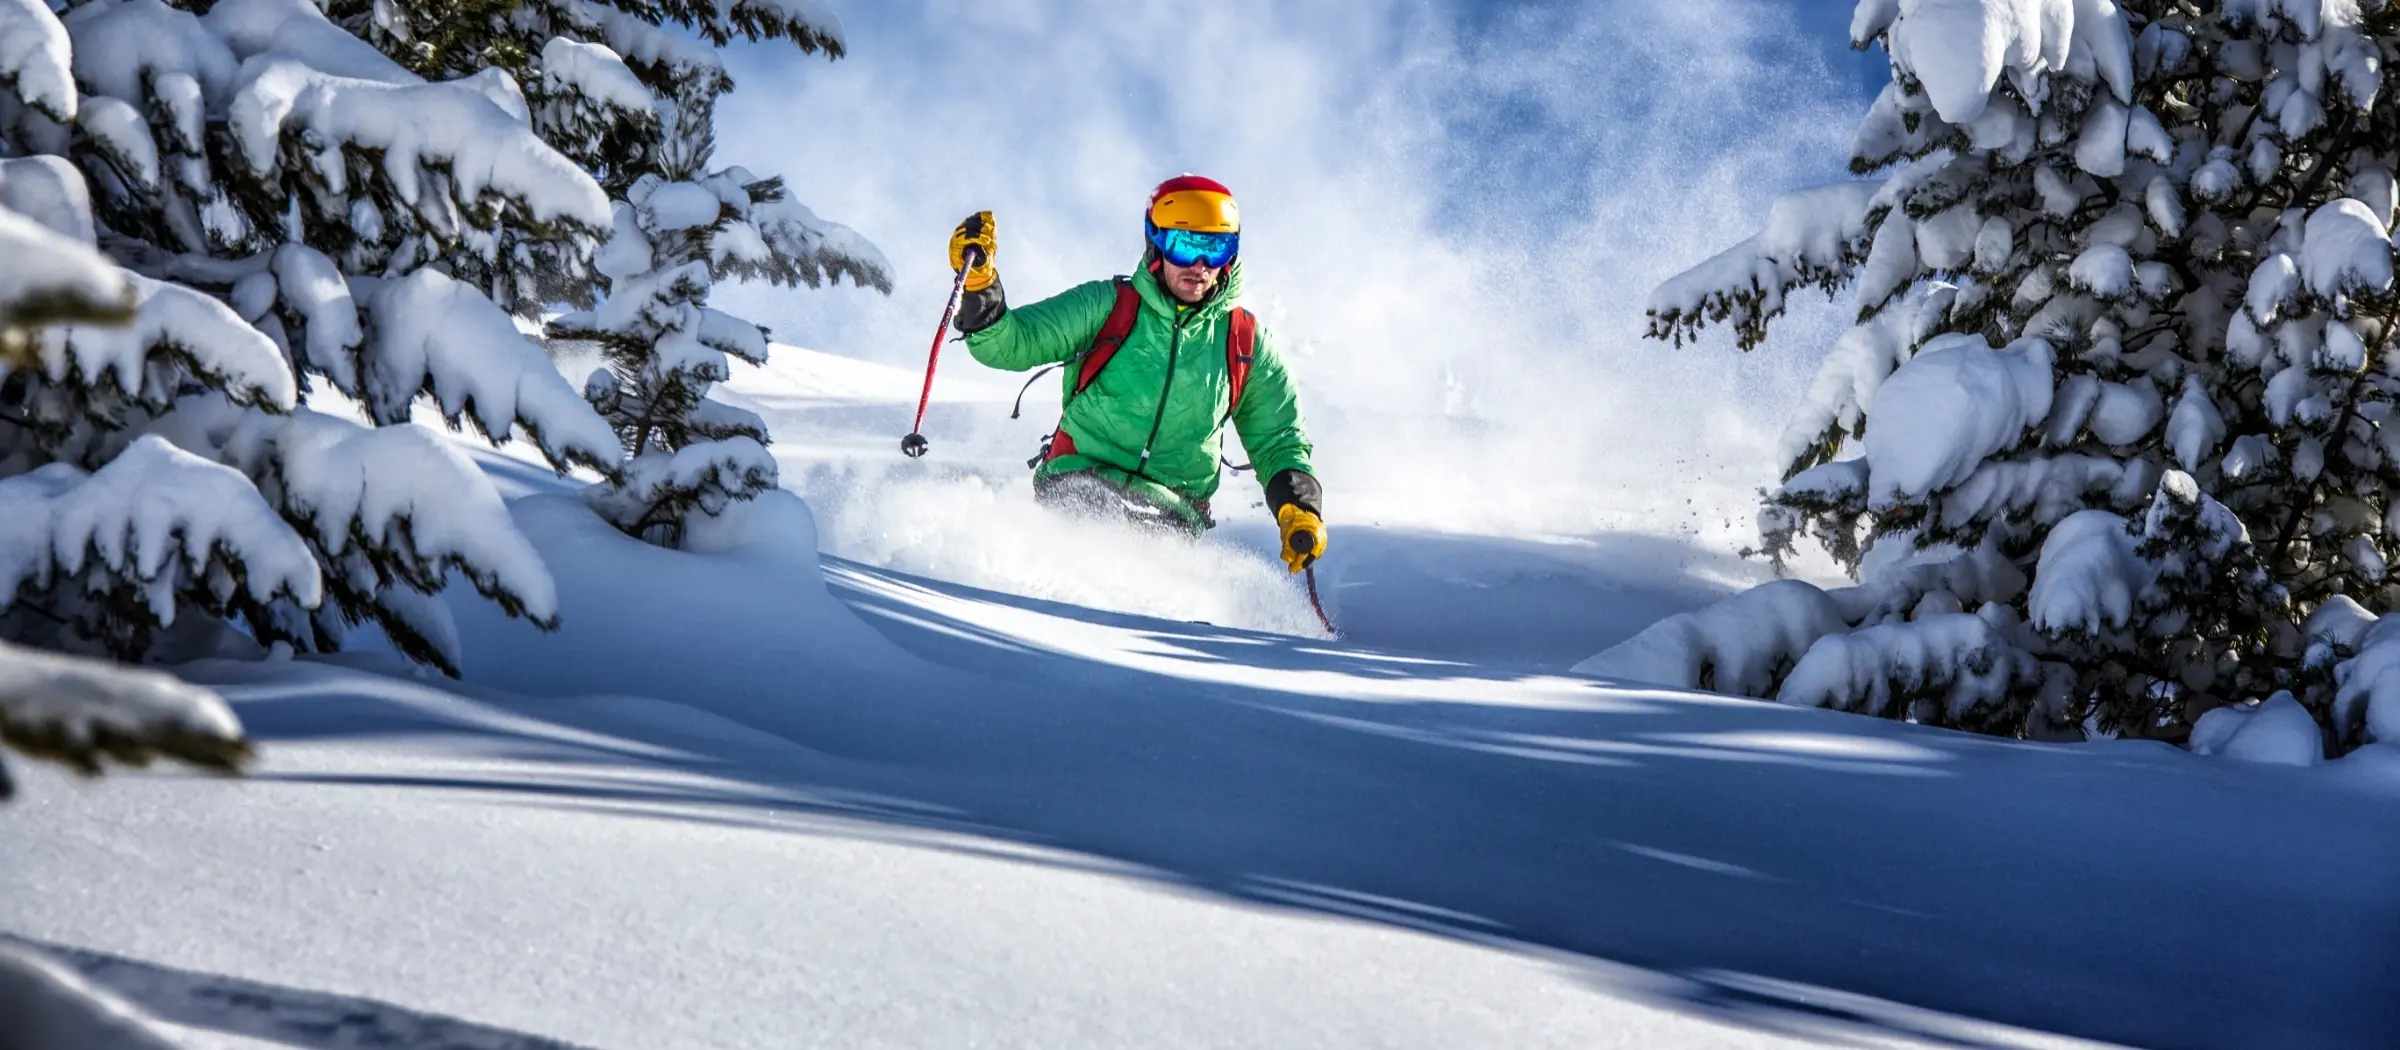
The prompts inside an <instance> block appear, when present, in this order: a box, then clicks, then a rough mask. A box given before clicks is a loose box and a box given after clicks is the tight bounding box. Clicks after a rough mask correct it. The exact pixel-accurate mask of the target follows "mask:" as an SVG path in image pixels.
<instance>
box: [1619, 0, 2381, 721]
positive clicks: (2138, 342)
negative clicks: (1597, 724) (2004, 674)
mask: <svg viewBox="0 0 2400 1050" xmlns="http://www.w3.org/2000/svg"><path fill="white" fill-rule="evenodd" d="M1853 42H1854V43H1855V44H1857V45H1858V46H1860V47H1866V46H1870V45H1875V44H1880V45H1881V46H1882V48H1883V50H1884V51H1885V53H1886V54H1887V55H1888V56H1889V57H1890V65H1891V71H1892V79H1891V82H1890V84H1889V85H1888V86H1886V87H1885V88H1884V89H1883V91H1882V93H1881V94H1880V96H1878V98H1877V99H1876V100H1875V102H1874V104H1873V105H1872V106H1871V107H1870V108H1869V110H1868V112H1867V115H1866V117H1865V119H1864V120H1863V121H1862V122H1861V124H1860V126H1859V129H1858V133H1857V136H1856V139H1855V142H1854V149H1853V158H1852V167H1853V169H1854V170H1855V171H1856V172H1857V173H1858V174H1860V175H1875V174H1879V173H1880V177H1879V178H1877V179H1874V180H1871V181H1860V182H1852V183H1844V184H1840V185H1836V186H1831V187H1820V188H1817V189H1813V190H1806V191H1801V192H1799V193H1795V194H1790V195H1787V196H1785V197H1784V198H1782V199H1781V200H1779V201H1777V203H1776V206H1775V210H1774V213H1773V214H1772V215H1771V216H1770V218H1769V220H1768V224H1767V227H1766V229H1765V230H1763V231H1762V232H1761V233H1760V234H1759V235H1757V236H1756V237H1753V238H1752V239H1750V240H1749V241H1746V242H1744V243H1743V244H1741V245H1738V246H1736V247H1735V248H1733V249H1731V250H1728V251H1727V252H1725V253H1723V254H1721V255H1719V256H1718V257H1716V258H1714V259H1711V260H1709V261H1708V262H1706V263H1703V264H1702V265H1700V266H1698V267H1695V268H1694V269H1692V270H1690V271H1688V272H1686V273H1684V274H1681V275H1678V276H1677V277H1675V278H1674V279H1672V280H1670V281H1669V282H1668V283H1666V284H1665V285H1663V286H1661V287H1660V288H1659V289H1658V291H1657V292H1656V293H1655V294H1654V297H1653V300H1652V306H1651V311H1650V317H1651V332H1650V334H1651V335H1652V336H1654V337H1657V338H1661V339H1672V340H1674V341H1675V342H1677V343H1678V344H1680V343H1681V342H1682V341H1683V340H1684V339H1686V338H1691V337H1694V336H1695V335H1696V334H1697V333H1698V332H1699V331H1701V330H1702V329H1703V328H1704V327H1706V326H1707V325H1710V324H1713V323H1725V324H1728V325H1730V326H1731V327H1732V328H1733V329H1734V331H1735V336H1736V340H1737V342H1738V343H1739V344H1740V345H1741V346H1742V347H1744V348H1745V349H1747V348H1751V347H1754V346H1756V345H1758V344H1759V343H1760V342H1761V341H1763V340H1764V338H1765V337H1766V333H1767V327H1768V324H1769V322H1770V321H1771V320H1772V319H1773V318H1774V317H1775V316H1777V315H1778V314H1780V313H1781V312H1782V309H1783V302H1784V297H1785V296H1786V295H1787V294H1789V293H1790V292H1791V291H1792V290H1793V289H1795V288H1797V287H1799V286H1802V285H1811V286H1816V287H1821V288H1825V289H1828V290H1836V289H1847V290H1848V291H1849V292H1850V293H1851V295H1852V296H1853V299H1854V301H1855V303H1856V304H1857V307H1858V310H1859V317H1858V323H1857V325H1856V326H1855V327H1854V328H1853V329H1851V330H1850V331H1849V332H1848V333H1846V334H1845V335H1844V336H1842V338H1841V339H1840V340H1839V341H1838V342H1837V343H1836V345H1835V346H1834V348H1833V352H1832V353H1831V354H1830V355H1829V356H1828V358H1827V360H1826V362H1825V364H1824V366H1823V367H1822V369H1821V370H1820V371H1819V374H1818V376H1817V379H1816V382H1815V384H1814V386H1813V387H1812V390H1811V392H1810V395H1809V397H1808V399H1807V401H1806V403H1805V404H1804V405H1803V407H1802V408H1801V410H1800V411H1799V412H1798V413H1797V414H1796V416H1795V419H1794V421H1793V423H1792V424H1791V427H1790V429H1789V430H1787V432H1786V437H1785V441H1784V450H1785V453H1786V454H1787V455H1788V457H1789V459H1788V460H1787V462H1788V469H1787V472H1786V474H1785V478H1786V481H1785V484H1784V485H1783V487H1782V488H1781V489H1780V490H1778V491H1776V492H1774V493H1772V494H1770V495H1769V497H1768V507H1767V509H1766V511H1765V513H1764V514H1763V515H1762V519H1761V523H1762V529H1763V531H1764V533H1765V542H1764V543H1763V544H1762V546H1761V550H1762V551H1764V552H1766V553H1769V554H1771V555H1773V556H1775V557H1777V558H1778V559H1779V560H1780V558H1781V557H1782V556H1784V555H1786V554H1789V553H1791V552H1792V551H1793V550H1794V549H1795V543H1796V539H1797V537H1798V536H1799V535H1801V534H1804V533H1806V534H1813V535H1814V536H1816V537H1818V538H1819V539H1820V540H1822V541H1824V542H1825V545H1826V546H1827V548H1828V550H1829V551H1831V552H1832V553H1833V554H1834V555H1835V556H1836V557H1837V558H1838V559H1839V560H1841V561H1842V562H1843V563H1844V564H1845V565H1847V566H1848V567H1849V568H1850V570H1851V571H1852V573H1853V574H1854V575H1858V576H1860V577H1861V578H1862V579H1863V580H1864V582H1863V583H1862V584H1861V586H1860V587H1859V588H1854V589H1853V590H1856V591H1859V592H1861V595H1864V594H1871V593H1880V592H1884V591H1888V590H1890V589H1891V588H1892V587H1894V586H1895V583H1894V577H1895V574H1896V573H1897V574H1900V575H1905V574H1906V573H1907V572H1909V571H1913V568H1917V567H1922V566H1923V565H1926V564H1929V563H1933V564H1941V563H1948V564H1951V565H1953V566H1954V567H1958V566H1976V567H1977V568H1975V570H1974V571H1967V572H1961V573H1958V575H1961V576H1963V577H1967V578H1972V579H1976V580H1991V579H1996V578H1998V577H1999V575H2005V574H1996V573H1995V571H1992V570H1994V568H1995V567H2004V568H2007V569H2009V570H2012V571H2015V572H2018V573H2021V574H2023V576H2024V577H2026V578H2027V579H2029V580H2030V586H2029V587H2019V588H2005V587H2004V588H1999V589H1996V590H1993V589H1986V590H1985V591H1982V592H1978V593H1971V594H1970V593H1953V594H1951V595H1949V597H1947V598H1945V599H1941V600H1936V601H1934V602H1932V604H1931V605H1930V606H1928V609H1929V610H1930V611H1929V612H1928V613H1926V615H1928V616H1932V615H1938V614H1941V613H1944V612H1946V611H1956V610H1958V609H1960V608H1974V607H1976V606H1977V605H1979V604H1981V605H1987V606H1989V607H1990V609H1989V612H1990V615H1988V616H1986V620H1987V621H1989V622H1992V623H1996V624H1999V625H2000V626H1999V627H1995V628H1994V632H1993V635H1992V636H1986V635H1985V634H1982V633H1979V632H1975V631H1968V630H1953V631H1951V632H1950V635H1951V636H1952V637H1953V639H1954V641H1955V643H1956V644H1951V645H1948V646H1947V647H1946V651H1947V652H1948V654H1949V655H1948V656H1947V657H1946V659H1949V660H1952V661H1954V662H1955V661H1964V660H1968V659H1970V658H1972V659H1975V660H1980V661H1983V662H1984V663H1985V665H1987V666H1997V665H2011V666H2015V667H2017V668H2018V669H2019V671H2020V672H2022V673H2018V674H2015V675H2014V677H2013V678H2012V679H2011V684H2010V685H2009V686H2008V688H2007V689H2005V690H2003V692H2005V693H2006V696H2005V697H2004V698H2002V699H1999V700H1995V701H1993V702H1994V703H1998V704H2001V705H2002V706H2001V708H1999V710H2000V711H2002V712H2003V714H2002V716H1999V717H1995V716H1993V710H1994V709H1991V708H1988V707H1987V708H1985V709H1984V711H1983V714H1982V715H1981V716H1979V717H1977V718H1976V719H1973V720H1972V724H1974V725H1976V726H1978V727H1981V728H1989V729H1995V730H1998V731H2007V732H2023V733H2034V734H2045V735H2046V734H2051V733H2057V732H2068V731H2071V730H2072V727H2074V726H2076V725H2084V726H2087V727H2088V728H2090V729H2093V730H2101V731H2122V732H2128V733H2134V734H2141V735H2152V736H2158V737H2164V738H2169V739H2177V738H2180V737H2182V736H2183V735H2184V734H2185V733H2186V732H2188V730H2189V727H2190V726H2191V725H2192V723H2193V722H2194V721H2195V720H2196V719H2197V718H2198V717H2199V716H2200V715H2201V714H2203V713H2205V712H2206V711H2208V710H2209V709H2211V708H2214V707H2218V706H2223V705H2229V704H2247V703H2250V702H2255V701H2259V700H2263V699H2265V698H2266V697H2268V696H2269V695H2270V694H2271V693H2273V692H2274V691H2276V690H2281V689H2289V690H2292V691H2294V692H2295V694H2296V696H2297V697H2298V699H2299V700H2300V701H2301V702H2302V703H2303V704H2304V705H2305V706H2306V707H2307V709H2308V710H2310V711H2311V712H2312V713H2313V714H2314V715H2315V716H2316V717H2317V718H2319V719H2320V720H2321V721H2322V722H2323V723H2324V726H2325V728H2326V730H2327V732H2328V734H2329V736H2330V737H2331V739H2333V740H2334V741H2335V743H2336V744H2337V745H2338V746H2348V745H2350V744H2353V743H2356V742H2357V741H2358V740H2360V739H2361V738H2362V731H2361V726H2362V724H2363V723H2364V722H2365V721H2366V719H2365V717H2364V715H2363V714H2361V713H2359V712H2358V711H2356V710H2355V708H2357V707H2359V706H2361V705H2363V704H2365V703H2367V701H2365V700H2363V699H2353V700H2343V699H2341V697H2342V696H2349V695H2350V694H2353V693H2359V694H2363V692H2364V691H2365V687H2364V686H2363V685H2362V686H2359V687H2355V688H2350V689H2348V690H2347V691H2345V692H2343V693H2342V694H2341V696H2337V688H2336V686H2335V685H2334V683H2333V681H2332V678H2333V677H2335V676H2333V675H2328V674H2326V673H2323V668H2324V667H2325V666H2326V660H2325V658H2324V657H2322V656H2321V657H2319V658H2316V659H2315V662H2314V663H2313V664H2312V658H2311V657H2310V656H2309V650H2310V642H2311V637H2312V632H2311V631H2310V629H2309V624H2310V619H2311V617H2312V615H2313V614H2315V613H2317V612H2319V611H2320V610H2325V609H2327V608H2329V607H2335V606H2338V605H2347V606H2348V607H2352V608H2357V607H2362V606H2363V607H2364V608H2366V609H2389V608H2390V607H2391V606H2392V604H2393V602H2394V600H2395V598H2400V590H2396V589H2395V586H2394V581H2392V580H2391V579H2390V574H2389V571H2388V562H2389V559H2390V556H2391V554H2392V553H2393V549H2394V548H2393V544H2394V542H2395V540H2400V501H2395V499H2394V493H2395V491H2396V490H2400V437H2396V436H2395V434H2396V433H2400V432H2396V431H2395V430H2394V429H2392V428H2391V427H2389V426H2387V423H2393V422H2394V421H2393V420H2392V419H2391V415H2392V408H2393V405H2394V403H2395V400H2396V399H2400V355H2395V353H2394V351H2396V350H2400V345H2395V343H2394V341H2393V340H2394V338H2395V333H2396V332H2400V293H2396V291H2395V287H2394V281H2393V276H2394V274H2393V269H2394V257H2393V246H2392V241H2391V229H2392V222H2393V217H2394V216H2393V208H2394V203H2395V197H2396V196H2400V194H2396V193H2395V187H2394V177H2393V172H2394V171H2395V170H2400V97H2396V96H2400V87H2396V86H2395V85H2400V72H2395V70H2396V69H2400V66H2396V65H2395V63H2400V9H2395V8H2393V7H2391V6H2390V5H2388V4H2386V3H2385V2H2383V0H2364V2H2362V3H2357V4H2325V3H2321V2H2318V0H2223V2H2206V0H2158V2H2151V0H2123V2H2112V0H1980V2H1976V3H1958V4H1942V5H1933V4H1926V5H1915V4H1903V3H1902V2H1900V0H1863V2H1862V3H1860V4H1859V6H1858V10H1857V16H1856V19H1855V21H1854V24H1853ZM1968 590H1974V588H1968ZM1847 604H1848V605H1850V606H1851V607H1852V608H1853V609H1854V610H1855V609H1859V608H1863V607H1866V606H1870V605H1878V604H1888V603H1876V602H1869V601H1865V600H1864V599H1863V597H1857V596H1853V597H1851V599H1850V600H1849V601H1848V602H1847ZM2361 616H2364V617H2366V618H2368V619H2371V618H2372V617H2371V614H2367V613H2364V612H2363V611H2362V613H2361ZM1865 619H1866V618H1865V617H1864V615H1863V614H1862V615H1861V616H1859V617H1853V618H1851V619H1850V621H1849V623H1848V624H1847V625H1846V627H1845V628H1844V629H1843V630H1841V631H1835V632H1833V633H1832V634H1831V635H1829V636H1828V638H1830V639H1832V640H1830V641H1828V640H1825V639H1820V640H1818V641H1817V642H1816V643H1814V644H1817V645H1828V646H1845V645H1852V644H1853V643H1852V642H1849V641H1846V640H1844V636H1845V634H1846V632H1847V631H1848V630H1850V629H1855V628H1860V627H1864V626H1867V625H1868V624H1867V623H1866V622H1865ZM2353 619H2356V618H2353ZM1920 633H1921V634H1922V633H1924V632H1920ZM2358 633H2359V632H2357V631H2355V630H2353V631H2350V632H2349V638H2350V641H2351V642H2352V643H2353V644H2357V643H2358V642H2359V639H2358V637H2357V636H2358ZM1993 637H1998V638H2000V639H2002V640H2003V641H2005V643H2006V644H2007V645H2009V646H2011V647H2012V648H2014V649H2015V650H2017V651H2018V652H2019V653H2020V654H2021V655H2022V656H2023V657H2024V658H2026V659H2031V660H2034V661H2037V662H2038V667H2037V668H2035V670H2033V671H2025V670H2024V668H2025V665H2024V664H2023V663H2021V662H2018V661H2016V659H2015V658H2014V657H2011V658H2009V659H2003V660H1999V661H1998V664H1993V663H1992V660H1991V658H1990V657H1989V651H1990V645H1991V642H1992V639H1993ZM1919 640H1920V641H1921V640H1922V639H1921V638H1920V639H1919ZM1887 651H1889V652H1891V653H1892V654H1893V657H1892V659H1891V660H1890V661H1889V662H1888V663H1886V664H1884V665H1882V666H1881V668H1880V669H1878V670H1877V671H1876V672H1875V674H1873V675H1869V676H1867V677H1870V678H1874V677H1879V676H1880V678H1881V679H1882V680H1884V682H1885V684H1886V685H1888V684H1889V683H1890V682H1895V681H1900V680H1903V679H1907V678H1909V677H1910V676H1911V675H1917V677H1920V678H1921V677H1923V676H1922V675H1918V674H1917V671H1916V670H1915V669H1914V665H1917V664H1922V663H1924V658H1925V656H1926V654H1925V653H1922V652H1917V653H1904V652H1902V651H1901V650H1900V649H1899V648H1896V647H1887ZM2321 651H2322V652H2330V650H2321ZM2353 651H2354V650H2353ZM1808 655H1809V656H1810V657H1814V656H1815V652H1814V650H1813V649H1811V650H1810V651H1809V653H1808ZM1611 662H1612V661H1611V659H1610V658H1608V656H1607V654H1603V657H1602V658H1598V659H1596V661H1594V666H1601V665H1606V664H1609V663H1611ZM1616 662H1621V660H1618V661H1616ZM2312 667H2316V668H2318V669H2317V670H2312V669H2311V668H2312ZM1948 677H1951V678H1954V677H1956V676H1955V675H1952V676H1948ZM2372 677H2373V676H2372V675H2364V676H2360V681H2362V682H2364V681H2366V680H2367V679H2369V678H2372ZM1945 680H1947V679H1945ZM1858 688H1859V689H1864V688H1866V686H1865V685H1863V684H1862V685H1859V686H1858ZM1878 688H1881V686H1878ZM1855 691H1856V690H1853V692H1855ZM1767 692H1769V691H1768V690H1761V691H1760V695H1767ZM1809 702H1827V703H1832V704H1834V705H1835V706H1851V705H1848V704H1844V703H1841V702H1840V700H1839V698H1833V699H1824V698H1822V697H1820V698H1815V699H1811V700H1810V701H1809ZM2392 703H2394V704H2395V705H2400V690H2396V691H2395V700H2394V701H2392ZM2337 708H2339V709H2340V710H2337ZM1886 713H1889V714H1894V715H1903V714H1911V712H1906V711H1902V710H1900V709H1899V708H1898V706H1897V705H1895V707H1894V708H1892V709H1889V710H1887V711H1886ZM1912 716H1914V717H1920V718H1922V719H1924V720H1927V721H1936V722H1947V723H1952V724H1959V723H1962V722H1967V721H1968V720H1965V719H1962V718H1960V717H1956V716H1955V715H1954V713H1952V712H1947V711H1942V710H1925V709H1923V708H1919V709H1916V710H1915V711H1914V712H1913V715H1912ZM2391 716H2392V718H2393V720H2394V723H2395V724H2400V706H2396V707H2395V708H2394V710H2393V711H2392V712H2391Z"/></svg>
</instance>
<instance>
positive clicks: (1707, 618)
mask: <svg viewBox="0 0 2400 1050" xmlns="http://www.w3.org/2000/svg"><path fill="white" fill-rule="evenodd" d="M1841 612H1842V611H1841V607H1840V605H1839V603H1837V602H1835V601H1834V599H1833V598H1831V597H1830V596H1828V595H1827V594H1826V593H1825V592H1824V591H1821V590H1818V589H1817V588H1816V587H1815V586H1814V585H1812V584H1809V583H1806V582H1804V581H1801V580H1776V581H1773V582H1770V583H1764V584H1760V585H1759V586H1757V587H1753V588H1751V589H1749V590H1746V591H1743V592H1741V593H1739V594H1736V595H1733V596H1732V597H1729V598H1726V599H1725V600H1723V601H1720V602H1717V603H1715V604H1712V605H1709V606H1707V607H1705V608H1701V609H1696V610H1693V611H1691V612H1687V613H1679V614H1676V615H1674V616H1670V617H1668V618H1666V619H1664V620H1660V621H1659V622H1658V623H1656V624H1653V625H1651V626H1650V627H1649V628H1647V629H1645V630H1643V631H1642V633H1640V634H1637V635H1634V636H1633V637H1632V638H1629V639H1627V640H1625V641H1623V642H1620V643H1618V644H1617V645H1615V646H1612V647H1610V648H1609V649H1607V650H1605V651H1603V652H1601V653H1600V654H1599V655H1597V656H1594V657H1592V658H1591V659H1588V660H1585V661H1583V662H1582V663H1579V664H1576V665H1575V666H1574V667H1573V668H1572V669H1571V670H1572V671H1573V672H1574V673H1576V674H1580V675H1590V676H1592V677H1594V678H1602V679H1610V680H1616V681H1625V682H1647V683H1653V684H1657V685H1664V686H1669V687H1673V688H1679V689H1692V688H1700V689H1710V690H1714V691H1716V692H1723V693H1735V694H1739V695H1744V696H1765V695H1767V693H1768V692H1769V691H1770V690H1772V689H1773V688H1774V687H1775V679H1776V676H1777V675H1778V674H1780V673H1782V672H1783V671H1785V670H1787V669H1788V668H1789V667H1790V666H1791V665H1792V664H1793V663H1794V662H1795V661H1797V660H1799V659H1800V657H1801V655H1802V654H1803V653H1806V652H1808V651H1809V649H1810V647H1811V646H1813V645H1815V644H1816V643H1817V640H1818V639H1820V638H1823V637H1825V636H1827V635H1830V634H1835V633H1837V632H1840V631H1842V630H1844V629H1846V628H1847V627H1848V626H1849V625H1848V624H1847V623H1845V622H1844V621H1843V618H1842V615H1841Z"/></svg>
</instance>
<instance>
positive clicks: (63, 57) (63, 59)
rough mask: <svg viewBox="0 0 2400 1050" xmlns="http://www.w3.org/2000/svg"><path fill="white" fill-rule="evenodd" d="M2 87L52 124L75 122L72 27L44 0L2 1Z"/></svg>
mask: <svg viewBox="0 0 2400 1050" xmlns="http://www.w3.org/2000/svg"><path fill="white" fill-rule="evenodd" d="M0 84H6V85H7V86H8V88H9V90H11V91H13V92H15V93H16V96H17V99H18V100H19V101H21V102H23V103H24V104H25V105H27V106H31V107H32V108H34V109H37V110H40V111H41V112H42V114H43V115H44V116H47V117H49V118H50V119H51V120H54V121H57V122H59V123H61V124H67V123H71V122H73V121H74V119H75V102H76V96H75V77H74V73H73V67H72V65H71V59H70V51H69V43H68V38H67V28H66V27H65V26H63V25H60V24H59V22H58V16H57V15H54V14H51V13H50V8H49V7H48V6H46V5H44V4H43V3H41V0H0Z"/></svg>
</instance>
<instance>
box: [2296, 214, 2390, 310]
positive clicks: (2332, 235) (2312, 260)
mask: <svg viewBox="0 0 2400 1050" xmlns="http://www.w3.org/2000/svg"><path fill="white" fill-rule="evenodd" d="M2299 270H2300V275H2301V276H2302V277H2303V278H2304V279H2305V280H2306V281H2307V282H2308V290H2309V291H2311V292H2314V293H2316V294H2317V296H2318V297H2319V298H2322V299H2329V300H2330V299H2333V298H2335V297H2337V296H2349V295H2354V294H2357V293H2360V292H2378V293H2380V292H2388V291H2390V290H2391V287H2392V240H2391V234H2390V231H2388V230H2386V229H2384V225H2383V220H2381V219H2379V218H2377V217H2376V215H2375V213H2374V212H2373V211H2372V210H2370V209H2369V208H2368V207H2367V205H2366V204H2364V203H2363V202H2360V201H2357V200H2354V199H2352V198H2349V197H2341V198H2337V199H2335V200H2332V201H2328V202H2326V203H2325V204H2322V205H2319V206H2318V208H2317V210H2316V211H2314V212H2311V213H2309V216H2308V232H2307V240H2306V242H2305V244H2304V245H2303V247H2302V248H2301V254H2300V263H2299Z"/></svg>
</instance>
